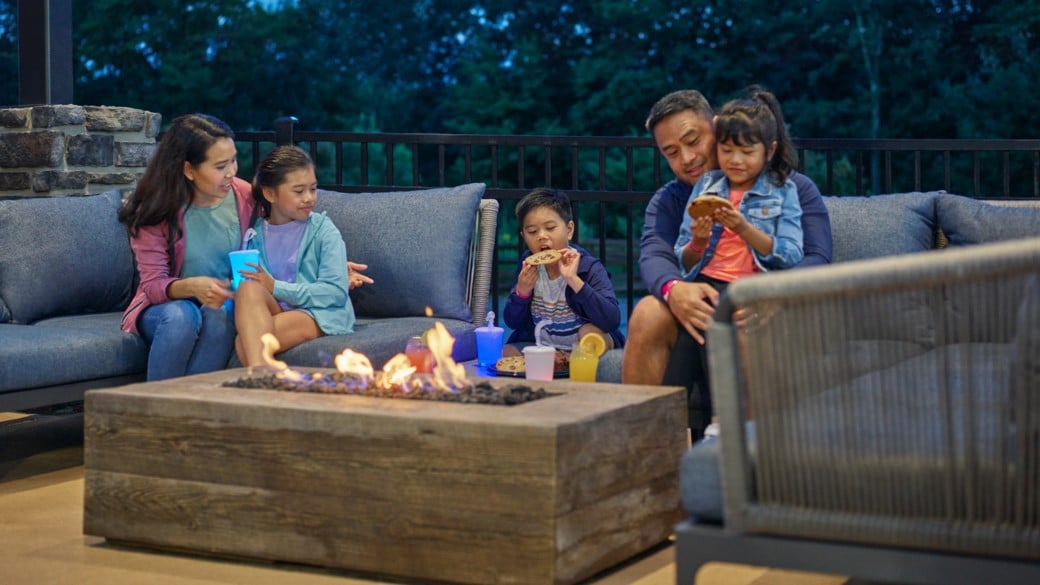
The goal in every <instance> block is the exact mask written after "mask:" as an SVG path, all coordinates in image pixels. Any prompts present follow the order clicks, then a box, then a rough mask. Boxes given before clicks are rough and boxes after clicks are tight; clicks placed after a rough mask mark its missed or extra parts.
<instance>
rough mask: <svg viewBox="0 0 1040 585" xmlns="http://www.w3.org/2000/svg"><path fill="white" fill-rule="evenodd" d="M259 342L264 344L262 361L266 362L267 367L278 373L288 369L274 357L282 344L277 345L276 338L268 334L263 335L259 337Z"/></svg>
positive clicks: (286, 365) (287, 365) (287, 366)
mask: <svg viewBox="0 0 1040 585" xmlns="http://www.w3.org/2000/svg"><path fill="white" fill-rule="evenodd" d="M260 342H261V343H263V344H264V361H265V362H267V365H269V366H271V367H272V368H274V369H276V370H280V371H281V370H288V369H289V364H287V363H285V362H283V361H281V360H278V359H275V357H274V354H276V353H278V350H279V349H280V348H281V347H282V344H280V343H278V338H277V337H275V336H274V335H271V334H270V333H264V334H263V336H261V337H260Z"/></svg>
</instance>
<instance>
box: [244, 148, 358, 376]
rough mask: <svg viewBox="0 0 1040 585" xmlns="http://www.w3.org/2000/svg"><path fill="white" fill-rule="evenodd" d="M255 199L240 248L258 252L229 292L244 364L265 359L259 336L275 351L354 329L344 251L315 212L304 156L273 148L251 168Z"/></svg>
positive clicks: (314, 190) (310, 169) (314, 188)
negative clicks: (256, 213)
mask: <svg viewBox="0 0 1040 585" xmlns="http://www.w3.org/2000/svg"><path fill="white" fill-rule="evenodd" d="M253 198H254V199H255V200H256V202H257V207H258V208H259V209H260V210H262V215H263V217H261V218H260V219H258V220H257V221H256V223H255V224H254V226H253V231H252V232H250V234H251V236H252V237H251V238H249V240H248V242H247V244H246V246H247V247H248V248H252V249H257V250H260V265H256V264H252V263H247V264H248V265H249V266H251V267H252V268H254V269H255V271H248V270H245V271H242V273H241V274H242V278H243V280H242V282H241V284H239V287H238V291H237V292H236V293H235V325H236V327H237V329H238V338H237V339H235V351H236V352H238V358H239V360H241V362H242V364H243V365H246V366H257V365H262V364H264V359H263V349H264V348H263V344H262V342H261V337H262V336H263V335H264V334H265V333H270V334H272V335H274V336H275V338H276V339H277V340H278V343H279V345H280V348H281V350H283V351H284V350H286V349H289V348H291V347H294V346H297V345H299V344H301V343H303V342H305V341H309V340H311V339H315V338H317V337H320V336H322V335H339V334H343V333H350V332H352V331H353V330H354V307H353V305H352V304H351V302H350V296H349V295H348V290H349V288H350V287H349V280H348V278H349V277H348V275H347V252H346V246H345V245H344V244H343V237H342V236H341V235H340V232H339V229H337V228H336V225H335V224H333V223H332V220H331V219H329V218H328V216H326V215H325V214H324V213H314V212H313V211H314V204H315V202H316V201H317V200H318V183H317V179H316V178H315V174H314V163H313V162H312V161H311V158H310V156H309V155H308V154H307V153H306V152H305V151H303V150H302V149H300V148H299V147H296V146H279V147H277V148H275V149H274V150H272V151H271V152H270V154H268V155H267V156H266V157H264V159H263V160H262V161H260V164H259V165H258V166H257V171H256V177H255V178H254V180H253Z"/></svg>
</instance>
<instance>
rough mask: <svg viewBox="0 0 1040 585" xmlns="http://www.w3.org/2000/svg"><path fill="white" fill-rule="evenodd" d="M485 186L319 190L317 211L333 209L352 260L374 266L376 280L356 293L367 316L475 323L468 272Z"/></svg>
mask: <svg viewBox="0 0 1040 585" xmlns="http://www.w3.org/2000/svg"><path fill="white" fill-rule="evenodd" d="M483 195H484V185H483V184H482V183H472V184H468V185H461V186H458V187H451V188H437V189H424V190H418V191H398V192H390V193H339V192H334V191H324V190H323V191H321V192H320V193H319V195H318V203H317V205H316V206H315V211H324V212H326V213H328V216H329V218H331V219H332V221H333V222H335V223H336V227H338V228H339V231H340V233H341V234H343V241H344V242H345V243H346V246H347V258H348V259H349V260H351V261H352V262H360V263H363V264H368V270H366V271H365V274H367V275H368V276H370V277H372V279H373V280H375V283H374V284H368V285H365V286H362V287H359V288H357V289H354V290H353V291H351V294H350V298H351V301H352V302H353V304H354V310H355V311H356V312H357V314H358V315H359V316H365V317H415V316H423V315H425V311H426V307H430V308H431V309H432V310H433V316H434V317H437V316H443V317H450V318H454V319H462V320H465V321H472V320H473V319H472V316H471V315H470V310H469V305H468V304H467V302H466V285H467V283H466V275H467V273H468V266H469V259H470V258H469V257H470V241H471V240H472V238H473V230H474V226H475V222H476V217H477V207H478V206H479V204H480V198H481V197H482V196H483Z"/></svg>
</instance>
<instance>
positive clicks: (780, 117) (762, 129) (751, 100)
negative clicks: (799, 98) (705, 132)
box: [715, 85, 798, 187]
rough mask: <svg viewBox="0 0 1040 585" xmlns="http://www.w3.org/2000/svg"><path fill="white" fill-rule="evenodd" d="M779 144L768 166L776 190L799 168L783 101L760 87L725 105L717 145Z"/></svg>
mask: <svg viewBox="0 0 1040 585" xmlns="http://www.w3.org/2000/svg"><path fill="white" fill-rule="evenodd" d="M773 141H776V152H774V153H773V158H771V159H770V160H769V161H768V162H767V163H766V172H767V173H769V175H768V176H769V179H770V180H771V181H772V182H773V184H774V185H776V186H777V187H779V186H781V185H783V184H784V181H786V180H787V178H788V177H790V176H791V173H793V172H794V171H795V170H796V169H797V167H798V153H797V152H796V151H795V149H794V143H793V142H792V141H791V136H790V135H789V134H788V133H787V126H786V125H785V124H784V114H783V111H781V109H780V102H779V101H778V100H777V99H776V96H774V95H773V94H772V93H770V92H768V91H766V90H765V89H763V88H762V87H760V86H758V85H752V86H749V87H748V88H747V89H745V90H744V97H743V98H738V99H735V100H732V101H729V102H726V105H724V106H722V110H720V111H719V117H718V118H716V120H715V143H716V144H718V143H721V142H732V143H734V144H736V145H737V146H748V145H750V144H757V143H762V144H764V145H765V146H766V151H767V152H768V150H769V145H770V144H772V143H773Z"/></svg>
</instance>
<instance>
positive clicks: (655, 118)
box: [646, 89, 715, 134]
mask: <svg viewBox="0 0 1040 585" xmlns="http://www.w3.org/2000/svg"><path fill="white" fill-rule="evenodd" d="M685 110H690V111H692V112H693V113H694V114H697V115H699V116H704V117H705V118H707V119H708V120H711V119H712V118H713V117H714V116H715V113H714V112H713V111H712V109H711V104H710V103H708V100H707V98H705V97H704V95H703V94H701V92H699V91H697V90H696V89H680V90H678V91H673V92H672V93H670V94H668V95H666V96H664V97H663V98H661V99H659V100H657V103H655V104H654V105H653V106H652V107H651V108H650V114H649V115H648V116H647V117H646V130H647V132H649V133H651V134H653V133H654V126H657V123H658V122H660V121H661V120H663V119H665V118H667V117H668V116H671V115H672V114H678V113H679V112H682V111H685Z"/></svg>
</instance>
